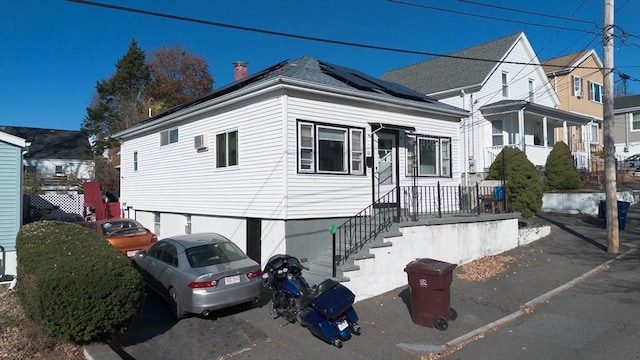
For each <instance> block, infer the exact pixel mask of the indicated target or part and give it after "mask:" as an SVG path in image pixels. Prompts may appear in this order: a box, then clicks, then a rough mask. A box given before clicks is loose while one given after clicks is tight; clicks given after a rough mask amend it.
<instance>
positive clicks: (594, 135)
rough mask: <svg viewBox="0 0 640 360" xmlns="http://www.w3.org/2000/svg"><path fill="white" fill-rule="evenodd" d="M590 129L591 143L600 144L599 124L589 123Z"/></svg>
mask: <svg viewBox="0 0 640 360" xmlns="http://www.w3.org/2000/svg"><path fill="white" fill-rule="evenodd" d="M589 130H590V132H591V139H590V141H591V143H592V144H598V124H591V125H589Z"/></svg>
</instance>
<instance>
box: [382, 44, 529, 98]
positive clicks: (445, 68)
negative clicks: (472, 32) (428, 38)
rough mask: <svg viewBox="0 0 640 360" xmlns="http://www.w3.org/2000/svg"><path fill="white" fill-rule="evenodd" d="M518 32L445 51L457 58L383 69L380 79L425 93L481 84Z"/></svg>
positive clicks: (438, 58)
mask: <svg viewBox="0 0 640 360" xmlns="http://www.w3.org/2000/svg"><path fill="white" fill-rule="evenodd" d="M521 34H522V33H521V32H519V33H516V34H512V35H509V36H505V37H502V38H500V39H496V40H493V41H489V42H486V43H484V44H480V45H476V46H473V47H470V48H467V49H464V50H460V51H456V52H453V53H451V54H448V56H455V57H460V58H453V57H447V56H440V57H436V58H433V59H430V60H425V61H423V62H419V63H417V64H413V65H409V66H405V67H402V68H399V69H396V70H391V71H389V72H387V73H385V74H384V75H383V76H382V79H384V80H387V81H392V82H395V83H398V84H402V85H404V86H407V87H409V88H411V89H414V90H417V91H419V92H421V93H423V94H427V95H429V94H434V93H438V92H441V91H445V90H450V89H459V88H465V87H469V86H474V85H480V84H482V82H483V81H484V80H485V79H486V78H487V76H488V75H489V73H490V72H491V71H492V70H493V69H494V68H495V66H496V65H497V64H498V62H499V61H500V60H502V59H503V57H504V56H505V55H506V54H507V51H509V49H510V48H511V47H512V46H513V44H514V43H515V41H516V40H517V39H518V37H520V35H521ZM472 59H485V60H488V61H478V60H472Z"/></svg>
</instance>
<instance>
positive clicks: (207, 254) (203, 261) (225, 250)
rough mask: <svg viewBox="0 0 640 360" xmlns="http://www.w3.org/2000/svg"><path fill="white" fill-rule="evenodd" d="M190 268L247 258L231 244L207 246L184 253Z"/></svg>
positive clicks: (223, 243) (197, 247)
mask: <svg viewBox="0 0 640 360" xmlns="http://www.w3.org/2000/svg"><path fill="white" fill-rule="evenodd" d="M185 253H186V255H187V260H189V265H191V267H192V268H198V267H205V266H211V265H217V264H222V263H227V262H232V261H237V260H242V259H246V258H247V256H246V255H245V254H244V253H243V252H242V250H240V249H239V248H238V247H237V246H236V245H235V244H234V243H232V242H222V243H216V244H207V245H201V246H196V247H192V248H189V249H187V250H186V251H185Z"/></svg>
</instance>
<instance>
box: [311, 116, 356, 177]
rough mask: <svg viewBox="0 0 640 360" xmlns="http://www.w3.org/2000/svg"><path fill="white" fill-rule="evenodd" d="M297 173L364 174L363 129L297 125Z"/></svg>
mask: <svg viewBox="0 0 640 360" xmlns="http://www.w3.org/2000/svg"><path fill="white" fill-rule="evenodd" d="M298 172H301V173H323V174H325V173H326V174H352V175H362V174H364V129H360V128H349V127H342V126H336V125H324V124H317V123H313V122H302V121H300V122H298Z"/></svg>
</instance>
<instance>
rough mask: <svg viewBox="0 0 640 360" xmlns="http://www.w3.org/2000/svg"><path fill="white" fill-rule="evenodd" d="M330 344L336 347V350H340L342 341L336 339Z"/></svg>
mask: <svg viewBox="0 0 640 360" xmlns="http://www.w3.org/2000/svg"><path fill="white" fill-rule="evenodd" d="M331 344H332V345H333V346H335V347H337V348H338V349H340V348H342V340H340V339H338V338H334V339H333V340H332V341H331Z"/></svg>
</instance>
